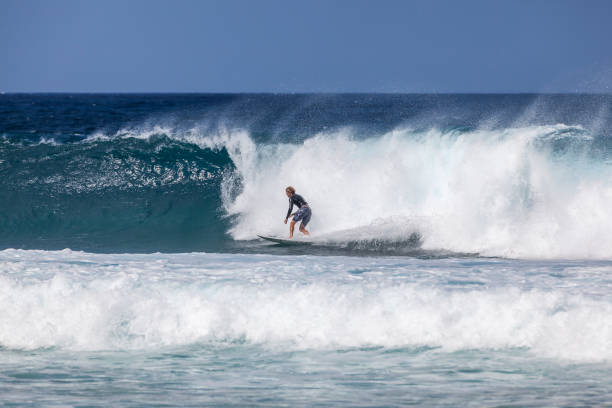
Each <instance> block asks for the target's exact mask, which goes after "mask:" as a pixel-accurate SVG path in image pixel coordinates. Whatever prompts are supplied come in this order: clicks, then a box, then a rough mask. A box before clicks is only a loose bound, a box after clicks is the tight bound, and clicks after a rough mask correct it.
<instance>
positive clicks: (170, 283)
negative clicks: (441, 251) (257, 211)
mask: <svg viewBox="0 0 612 408" xmlns="http://www.w3.org/2000/svg"><path fill="white" fill-rule="evenodd" d="M455 262H456V261H452V260H441V261H431V260H430V261H418V260H410V259H405V260H402V259H400V258H390V259H369V260H368V259H363V258H344V257H334V258H330V257H276V256H261V255H259V256H252V255H242V256H241V255H207V254H191V255H188V254H183V255H181V254H178V255H160V254H152V255H92V254H84V253H75V252H71V251H63V252H55V253H49V252H45V251H13V250H11V251H3V252H0V270H1V272H2V273H1V274H0V308H1V309H2V310H3V312H2V314H0V345H1V346H3V347H9V348H16V349H32V348H40V347H60V348H66V349H90V350H91V349H95V350H98V349H111V350H112V349H141V348H144V349H147V348H156V347H161V346H176V345H184V344H191V343H197V342H200V343H201V342H203V343H209V342H215V343H216V342H247V343H256V344H262V345H263V346H265V347H275V348H276V347H283V348H288V349H305V348H315V349H318V348H346V347H363V346H383V347H392V348H393V347H421V346H426V347H435V348H440V350H441V351H444V352H447V351H456V350H465V349H508V348H524V349H526V350H529V351H530V352H531V353H534V354H535V355H538V356H543V357H551V358H561V359H569V360H579V361H608V360H611V359H612V317H611V316H612V302H610V299H609V296H608V295H606V293H607V292H609V290H608V289H606V288H605V285H603V286H602V285H601V284H599V285H597V284H596V285H594V287H590V286H589V285H588V284H587V285H586V286H584V285H583V284H581V283H580V282H581V279H583V277H584V275H589V272H588V271H587V272H584V271H583V272H580V270H584V269H588V268H584V267H578V266H577V265H573V266H572V267H571V268H567V270H565V271H564V272H563V273H564V274H565V275H566V276H565V278H564V279H563V280H562V281H560V280H559V281H554V283H551V281H549V280H548V279H550V276H549V274H548V273H542V271H541V269H542V268H544V269H546V265H536V267H537V268H535V269H534V267H533V266H530V265H527V266H525V265H520V264H517V262H518V261H506V262H507V264H503V265H500V264H499V261H490V262H492V263H491V265H490V266H487V265H486V264H485V263H482V264H481V265H479V267H478V268H477V269H475V270H474V271H472V272H469V274H468V275H469V276H467V277H468V278H469V279H471V280H474V281H480V282H470V281H469V279H468V280H466V281H465V285H463V286H461V285H457V282H456V281H449V280H448V279H449V278H453V279H456V278H457V276H458V275H461V274H462V273H465V269H463V270H462V269H461V268H457V267H456V266H458V265H456V264H455ZM513 262H514V263H513ZM486 268H490V270H489V272H487V273H484V274H483V272H482V271H483V269H486ZM525 268H526V269H525ZM530 268H531V269H530ZM538 268H539V269H538ZM602 268H603V269H605V270H603V269H602ZM353 270H358V274H357V275H355V274H354V273H351V271H353ZM485 272H486V271H485ZM544 272H546V271H544ZM557 272H558V273H560V272H559V270H557ZM610 272H611V269H610V266H609V265H607V266H601V265H599V266H596V268H595V269H594V272H592V274H591V275H590V276H589V278H590V279H598V277H600V276H599V275H600V274H604V275H605V274H609V273H610ZM507 275H511V276H512V278H510V279H509V282H505V281H504V279H506V277H507ZM464 277H465V276H464ZM526 281H528V282H529V284H528V285H526V284H525V283H524V282H526ZM475 283H480V284H479V285H475ZM508 283H523V285H518V286H517V285H516V284H514V285H511V284H508ZM600 283H601V282H600ZM555 285H556V286H557V287H552V288H550V286H555ZM567 286H571V287H572V289H571V290H567V289H565V287H567ZM593 291H595V292H593Z"/></svg>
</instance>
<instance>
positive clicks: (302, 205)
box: [285, 186, 312, 238]
mask: <svg viewBox="0 0 612 408" xmlns="http://www.w3.org/2000/svg"><path fill="white" fill-rule="evenodd" d="M285 194H287V197H289V211H287V216H286V217H285V224H286V223H287V220H288V219H289V217H290V216H292V215H293V220H291V223H290V224H289V238H293V228H294V227H295V223H296V222H298V221H302V222H301V223H300V232H301V233H302V234H304V235H310V233H309V232H308V230H306V225H308V222H309V221H310V216H311V215H312V212H311V211H310V207H309V206H308V203H307V202H306V200H304V197H302V196H301V195H299V194H296V193H295V188H293V187H291V186H289V187H287V188H286V189H285ZM293 204H295V205H296V206H297V207H298V210H297V211H296V212H295V213H293V214H291V211H292V210H293Z"/></svg>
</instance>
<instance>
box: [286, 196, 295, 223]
mask: <svg viewBox="0 0 612 408" xmlns="http://www.w3.org/2000/svg"><path fill="white" fill-rule="evenodd" d="M292 210H293V201H291V200H289V210H287V216H286V217H285V221H287V220H288V219H289V217H291V215H292V214H291V211H292Z"/></svg>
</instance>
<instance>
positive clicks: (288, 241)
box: [257, 235, 312, 245]
mask: <svg viewBox="0 0 612 408" xmlns="http://www.w3.org/2000/svg"><path fill="white" fill-rule="evenodd" d="M257 236H258V237H259V238H261V239H265V240H266V241H270V242H275V243H277V244H281V245H311V244H312V242H311V241H305V240H303V239H297V238H293V239H288V238H278V237H266V236H264V235H257Z"/></svg>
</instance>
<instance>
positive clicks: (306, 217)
mask: <svg viewBox="0 0 612 408" xmlns="http://www.w3.org/2000/svg"><path fill="white" fill-rule="evenodd" d="M311 215H312V211H310V207H304V215H303V216H302V222H301V223H300V231H301V232H302V234H304V235H310V233H309V232H308V230H307V229H306V225H308V222H309V221H310V216H311Z"/></svg>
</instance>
